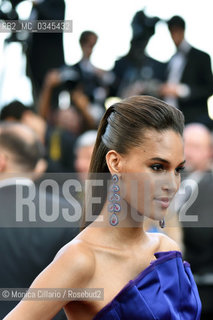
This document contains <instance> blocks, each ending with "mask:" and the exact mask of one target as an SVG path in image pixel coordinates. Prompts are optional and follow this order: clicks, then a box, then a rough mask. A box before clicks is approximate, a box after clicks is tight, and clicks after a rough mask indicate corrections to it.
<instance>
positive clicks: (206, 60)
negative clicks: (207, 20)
mask: <svg viewBox="0 0 213 320" xmlns="http://www.w3.org/2000/svg"><path fill="white" fill-rule="evenodd" d="M180 82H181V83H183V84H186V85H188V86H189V88H190V94H189V96H187V97H186V98H180V99H179V101H178V104H179V107H180V109H181V110H182V111H183V113H184V116H185V121H186V123H189V122H202V123H204V124H206V125H207V126H208V127H210V128H213V121H212V120H210V119H209V117H208V111H207V99H208V97H209V96H211V95H212V94H213V76H212V69H211V60H210V56H209V55H208V54H207V53H205V52H203V51H200V50H198V49H196V48H193V47H192V48H191V49H190V51H189V52H188V54H187V56H186V65H185V68H184V70H183V74H182V77H181V79H180Z"/></svg>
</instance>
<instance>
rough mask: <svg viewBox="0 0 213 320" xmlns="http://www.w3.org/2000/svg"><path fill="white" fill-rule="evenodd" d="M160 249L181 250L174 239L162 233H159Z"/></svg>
mask: <svg viewBox="0 0 213 320" xmlns="http://www.w3.org/2000/svg"><path fill="white" fill-rule="evenodd" d="M159 245H160V251H181V250H180V247H179V245H178V244H177V242H176V241H174V240H173V239H171V238H170V237H168V236H167V235H165V234H163V233H159Z"/></svg>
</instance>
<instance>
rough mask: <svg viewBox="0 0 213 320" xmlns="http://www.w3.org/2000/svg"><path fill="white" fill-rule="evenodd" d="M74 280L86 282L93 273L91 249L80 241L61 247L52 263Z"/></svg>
mask: <svg viewBox="0 0 213 320" xmlns="http://www.w3.org/2000/svg"><path fill="white" fill-rule="evenodd" d="M52 263H53V264H55V265H58V266H60V267H61V268H62V269H64V271H65V272H66V271H67V272H68V273H69V274H70V275H71V274H73V275H75V279H76V280H77V279H79V280H81V282H88V281H89V280H90V279H91V278H92V277H93V275H94V273H95V267H96V260H95V254H94V252H93V250H92V248H91V247H90V246H89V245H88V244H87V243H85V242H84V241H82V240H74V241H71V242H69V243H68V244H67V245H65V246H64V247H62V248H61V249H60V250H59V251H58V253H57V255H56V256H55V259H54V260H53V262H52Z"/></svg>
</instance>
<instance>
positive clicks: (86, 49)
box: [81, 35, 97, 59]
mask: <svg viewBox="0 0 213 320" xmlns="http://www.w3.org/2000/svg"><path fill="white" fill-rule="evenodd" d="M96 42H97V37H96V36H95V35H91V36H89V37H88V39H87V41H85V42H84V43H82V45H81V49H82V51H83V57H84V58H86V59H89V58H90V56H91V54H92V51H93V49H94V46H95V45H96Z"/></svg>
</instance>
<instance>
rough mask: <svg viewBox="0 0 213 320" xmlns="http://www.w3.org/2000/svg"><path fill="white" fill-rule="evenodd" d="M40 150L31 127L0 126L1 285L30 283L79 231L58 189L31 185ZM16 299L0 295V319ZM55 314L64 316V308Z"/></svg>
mask: <svg viewBox="0 0 213 320" xmlns="http://www.w3.org/2000/svg"><path fill="white" fill-rule="evenodd" d="M42 149H43V148H42V144H41V143H40V142H39V140H37V138H36V135H35V134H34V132H33V131H31V129H30V128H28V127H26V126H24V125H22V124H17V123H16V124H15V123H12V124H9V123H3V124H1V125H0V173H1V175H0V203H1V208H0V261H1V263H0V287H1V288H28V287H29V286H30V284H31V283H32V281H33V280H34V278H35V277H36V276H37V275H38V274H39V273H40V272H41V271H42V270H43V269H44V268H45V267H46V266H47V265H48V264H49V263H51V261H52V260H53V258H54V256H55V255H56V253H57V251H58V250H59V249H60V248H61V247H62V246H63V245H65V244H66V243H68V242H69V241H71V240H72V239H73V237H75V236H76V235H77V233H78V223H77V222H76V221H74V220H73V221H74V222H72V223H70V221H65V219H64V220H63V219H62V218H61V217H62V215H61V213H62V212H63V211H62V210H63V209H65V210H66V209H67V210H69V211H71V210H70V203H68V202H67V201H65V200H63V199H61V198H60V197H59V193H58V194H57V192H55V193H54V192H52V193H47V192H46V189H45V187H43V188H41V182H40V184H39V186H37V187H36V186H35V183H34V179H38V177H39V175H40V173H41V170H40V168H41V166H40V161H41V160H42V157H43V151H42ZM48 178H49V179H50V177H48ZM46 181H49V180H46ZM44 182H45V181H44ZM56 184H57V183H56ZM53 189H54V188H53ZM56 189H57V188H56ZM54 215H55V219H53V218H54ZM17 303H18V301H10V297H9V298H8V299H7V300H6V301H2V297H1V301H0V318H1V319H2V318H3V317H4V316H5V315H6V314H7V313H9V311H10V310H11V309H12V308H13V307H14V306H15V305H16V304H17ZM54 319H57V320H59V319H66V317H65V315H64V312H63V311H62V312H60V314H59V315H58V316H56V318H54Z"/></svg>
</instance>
